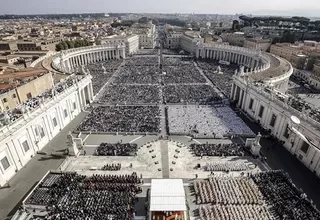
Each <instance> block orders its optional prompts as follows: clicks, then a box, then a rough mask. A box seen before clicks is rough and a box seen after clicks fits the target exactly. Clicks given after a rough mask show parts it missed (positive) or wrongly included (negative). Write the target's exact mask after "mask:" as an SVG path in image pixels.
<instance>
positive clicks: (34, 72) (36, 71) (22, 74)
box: [0, 68, 47, 80]
mask: <svg viewBox="0 0 320 220" xmlns="http://www.w3.org/2000/svg"><path fill="white" fill-rule="evenodd" d="M46 72H47V71H46V70H44V69H42V68H26V69H22V70H21V71H18V72H14V73H9V74H3V75H0V80H4V79H23V78H27V77H32V76H38V75H40V74H42V73H46Z"/></svg>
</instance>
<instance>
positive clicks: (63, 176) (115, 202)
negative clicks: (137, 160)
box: [26, 173, 142, 220]
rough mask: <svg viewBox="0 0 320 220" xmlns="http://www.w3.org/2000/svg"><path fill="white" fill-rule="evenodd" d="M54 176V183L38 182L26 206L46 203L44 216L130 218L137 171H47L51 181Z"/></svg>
mask: <svg viewBox="0 0 320 220" xmlns="http://www.w3.org/2000/svg"><path fill="white" fill-rule="evenodd" d="M53 176H58V177H56V178H55V179H54V180H55V181H54V182H53V183H51V184H49V185H46V184H40V185H39V186H38V187H37V188H36V189H35V190H34V191H33V192H32V194H31V196H30V197H29V198H27V200H26V204H27V205H37V206H45V207H46V209H47V211H48V214H47V216H46V217H47V219H59V220H63V219H97V220H98V219H114V220H123V219H128V220H129V219H130V220H132V219H133V217H134V212H135V210H134V203H135V201H136V194H137V193H141V191H142V189H141V187H140V186H139V184H140V183H141V181H140V179H139V178H138V176H137V174H136V173H132V174H131V175H93V176H90V177H87V176H83V175H79V174H76V173H60V174H53V175H50V174H49V176H48V178H49V179H50V180H51V182H52V180H53V179H52V177H53ZM46 181H47V179H45V180H44V182H46ZM49 182H50V181H49Z"/></svg>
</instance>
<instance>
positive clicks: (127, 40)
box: [100, 35, 139, 56]
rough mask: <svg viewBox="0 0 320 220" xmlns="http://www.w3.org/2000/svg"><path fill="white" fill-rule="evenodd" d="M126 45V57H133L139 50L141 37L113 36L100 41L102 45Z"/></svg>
mask: <svg viewBox="0 0 320 220" xmlns="http://www.w3.org/2000/svg"><path fill="white" fill-rule="evenodd" d="M123 43H124V44H125V52H126V56H128V55H131V54H133V53H135V52H137V51H138V50H139V36H138V35H130V36H112V37H107V38H104V39H101V40H100V44H101V45H108V46H117V45H120V44H123Z"/></svg>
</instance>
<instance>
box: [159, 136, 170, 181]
mask: <svg viewBox="0 0 320 220" xmlns="http://www.w3.org/2000/svg"><path fill="white" fill-rule="evenodd" d="M160 148H161V163H162V178H165V179H168V178H169V150H168V141H160Z"/></svg>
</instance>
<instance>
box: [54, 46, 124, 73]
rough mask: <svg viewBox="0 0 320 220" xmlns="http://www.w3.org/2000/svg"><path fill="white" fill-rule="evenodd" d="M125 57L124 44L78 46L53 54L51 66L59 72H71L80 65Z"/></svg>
mask: <svg viewBox="0 0 320 220" xmlns="http://www.w3.org/2000/svg"><path fill="white" fill-rule="evenodd" d="M125 57H126V53H125V44H119V45H117V46H112V45H107V44H106V45H99V46H89V47H80V48H75V49H70V50H65V51H61V52H60V53H56V54H54V55H53V58H52V67H53V68H54V69H56V70H57V71H59V72H63V73H68V74H71V73H72V72H73V71H74V70H75V69H76V68H77V67H78V66H81V65H87V64H91V63H95V62H101V61H105V60H110V59H120V58H125Z"/></svg>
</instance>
